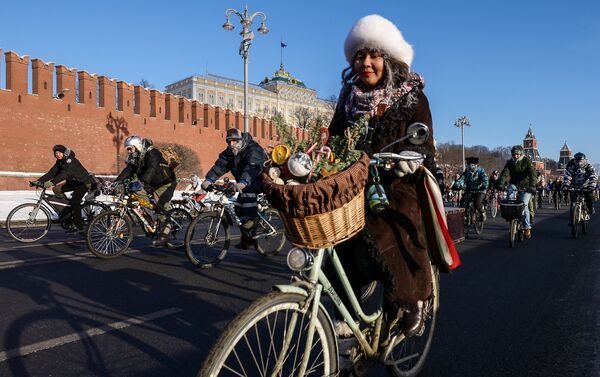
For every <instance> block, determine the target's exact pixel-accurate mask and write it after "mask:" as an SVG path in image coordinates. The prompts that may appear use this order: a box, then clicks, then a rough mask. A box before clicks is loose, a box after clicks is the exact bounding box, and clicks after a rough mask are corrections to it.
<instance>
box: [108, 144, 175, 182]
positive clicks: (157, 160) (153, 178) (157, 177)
mask: <svg viewBox="0 0 600 377" xmlns="http://www.w3.org/2000/svg"><path fill="white" fill-rule="evenodd" d="M134 175H135V176H137V178H138V179H139V180H140V181H141V182H142V183H144V186H146V187H149V188H151V189H156V188H159V187H160V186H163V185H166V184H167V183H170V182H173V181H174V180H175V173H174V172H173V170H172V169H171V168H169V164H168V163H167V161H166V160H165V159H164V157H163V155H162V153H160V151H159V150H158V149H155V148H150V149H149V150H148V151H146V153H145V154H144V157H143V158H141V159H138V160H135V161H129V162H128V163H127V166H125V168H124V169H123V171H121V173H120V174H119V176H118V177H117V179H116V181H123V180H124V179H127V178H133V176H134Z"/></svg>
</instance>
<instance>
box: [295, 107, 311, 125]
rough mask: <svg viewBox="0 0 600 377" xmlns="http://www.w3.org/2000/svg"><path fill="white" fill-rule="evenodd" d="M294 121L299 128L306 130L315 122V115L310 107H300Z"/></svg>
mask: <svg viewBox="0 0 600 377" xmlns="http://www.w3.org/2000/svg"><path fill="white" fill-rule="evenodd" d="M294 120H295V121H296V125H297V126H298V128H300V129H302V130H306V129H308V128H309V127H310V125H311V124H312V123H313V121H314V120H315V115H314V114H313V113H312V112H311V111H310V110H309V109H308V107H299V108H298V109H296V111H294Z"/></svg>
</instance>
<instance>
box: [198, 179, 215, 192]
mask: <svg viewBox="0 0 600 377" xmlns="http://www.w3.org/2000/svg"><path fill="white" fill-rule="evenodd" d="M211 184H212V182H211V181H210V180H208V179H206V178H205V179H204V181H202V184H201V185H200V187H201V188H202V190H205V191H206V190H207V189H208V186H210V185H211Z"/></svg>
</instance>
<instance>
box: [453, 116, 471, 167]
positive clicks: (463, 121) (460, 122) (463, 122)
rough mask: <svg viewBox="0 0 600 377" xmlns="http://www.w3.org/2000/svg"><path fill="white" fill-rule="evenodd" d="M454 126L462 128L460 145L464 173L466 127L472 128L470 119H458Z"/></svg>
mask: <svg viewBox="0 0 600 377" xmlns="http://www.w3.org/2000/svg"><path fill="white" fill-rule="evenodd" d="M454 126H455V127H458V128H460V144H461V145H462V171H465V169H466V166H465V126H467V127H471V124H470V123H469V118H467V117H465V116H463V117H460V118H456V120H455V121H454Z"/></svg>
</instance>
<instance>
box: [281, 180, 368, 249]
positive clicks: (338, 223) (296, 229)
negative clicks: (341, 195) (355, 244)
mask: <svg viewBox="0 0 600 377" xmlns="http://www.w3.org/2000/svg"><path fill="white" fill-rule="evenodd" d="M281 219H282V221H283V225H284V226H285V236H286V237H287V239H288V240H289V241H290V242H291V243H293V244H294V245H296V246H302V247H307V248H309V249H319V248H322V247H329V246H334V245H337V244H338V243H340V242H343V241H345V240H347V239H350V238H352V237H354V236H355V235H356V234H358V232H360V231H361V230H362V229H363V228H364V226H365V191H364V190H362V191H361V192H360V193H359V194H358V195H356V196H355V197H354V199H352V200H351V201H349V202H348V203H346V204H344V205H343V206H342V207H340V208H337V209H334V210H333V211H330V212H325V213H322V214H318V215H312V216H307V217H291V216H289V215H288V214H285V213H281Z"/></svg>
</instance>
